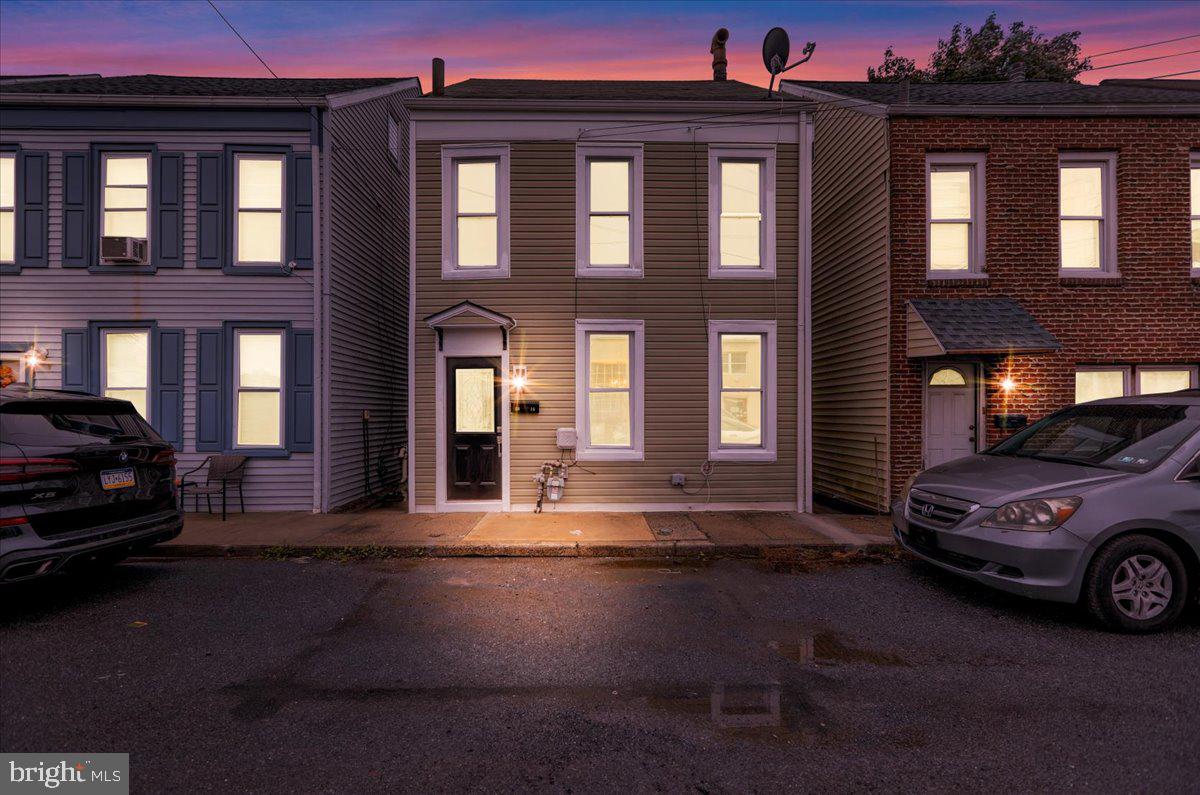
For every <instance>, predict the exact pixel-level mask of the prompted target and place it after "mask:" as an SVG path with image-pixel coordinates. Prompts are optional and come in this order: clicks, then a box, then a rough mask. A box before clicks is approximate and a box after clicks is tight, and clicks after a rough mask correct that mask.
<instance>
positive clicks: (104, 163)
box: [97, 151, 154, 262]
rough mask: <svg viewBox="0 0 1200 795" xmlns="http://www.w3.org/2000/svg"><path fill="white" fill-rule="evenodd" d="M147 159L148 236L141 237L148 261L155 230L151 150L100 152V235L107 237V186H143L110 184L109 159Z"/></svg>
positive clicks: (114, 209)
mask: <svg viewBox="0 0 1200 795" xmlns="http://www.w3.org/2000/svg"><path fill="white" fill-rule="evenodd" d="M139 159H140V160H145V161H146V185H145V188H146V237H145V238H139V239H144V240H145V241H146V262H150V261H151V256H150V247H151V246H152V245H154V243H153V241H152V240H151V239H150V238H151V233H152V232H153V231H154V227H153V223H152V221H153V218H152V216H151V215H150V212H151V205H152V204H153V203H154V185H153V182H154V173H153V172H154V157H153V156H152V155H151V153H150V152H136V151H133V152H126V151H114V152H101V153H100V223H99V227H100V230H99V231H100V237H101V238H103V237H105V234H104V214H105V213H106V212H107V211H108V208H107V207H106V206H105V204H104V195H105V189H106V188H138V189H140V188H142V187H143V186H142V185H109V184H108V161H109V160H139ZM130 209H135V208H129V207H126V208H120V207H114V208H113V209H112V211H113V212H128V211H129V210H130ZM97 243H99V241H97Z"/></svg>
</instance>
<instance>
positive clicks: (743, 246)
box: [718, 160, 763, 268]
mask: <svg viewBox="0 0 1200 795" xmlns="http://www.w3.org/2000/svg"><path fill="white" fill-rule="evenodd" d="M720 169H721V193H720V196H721V223H720V229H719V230H718V234H719V235H720V252H721V257H720V267H722V268H759V267H761V266H762V221H763V206H762V194H763V191H762V162H761V161H757V160H750V161H744V160H721V161H720Z"/></svg>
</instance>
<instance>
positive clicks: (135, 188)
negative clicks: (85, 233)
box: [100, 152, 150, 240]
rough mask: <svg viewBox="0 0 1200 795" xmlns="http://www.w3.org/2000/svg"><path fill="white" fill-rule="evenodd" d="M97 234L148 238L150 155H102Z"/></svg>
mask: <svg viewBox="0 0 1200 795" xmlns="http://www.w3.org/2000/svg"><path fill="white" fill-rule="evenodd" d="M102 170H103V174H102V175H101V178H102V179H103V181H104V191H103V193H102V195H101V198H100V201H101V205H102V206H101V217H102V218H103V222H102V223H101V229H100V234H101V235H102V236H104V237H135V238H141V239H142V240H149V239H150V155H147V154H125V153H115V152H105V153H104V154H103V155H102Z"/></svg>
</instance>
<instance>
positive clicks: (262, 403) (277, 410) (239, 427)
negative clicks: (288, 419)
mask: <svg viewBox="0 0 1200 795" xmlns="http://www.w3.org/2000/svg"><path fill="white" fill-rule="evenodd" d="M233 338H234V350H233V355H234V360H233V374H234V379H235V381H234V404H235V407H234V429H233V430H234V432H233V439H234V446H235V447H239V448H245V447H252V448H271V447H283V384H284V373H283V350H284V332H283V330H276V329H261V330H260V329H254V330H249V329H238V330H237V331H235V332H234V337H233Z"/></svg>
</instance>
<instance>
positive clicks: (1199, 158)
mask: <svg viewBox="0 0 1200 795" xmlns="http://www.w3.org/2000/svg"><path fill="white" fill-rule="evenodd" d="M1188 166H1189V167H1188V259H1189V260H1190V259H1191V258H1192V246H1193V245H1195V241H1193V240H1192V239H1191V230H1192V224H1191V222H1192V221H1200V215H1192V193H1191V191H1192V173H1191V172H1192V171H1193V170H1196V169H1200V152H1192V155H1191V158H1190V160H1189V163H1188ZM1191 271H1192V278H1193V279H1200V263H1196V262H1193V263H1192V268H1191Z"/></svg>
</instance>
